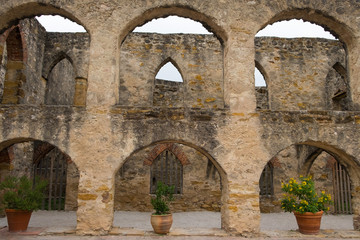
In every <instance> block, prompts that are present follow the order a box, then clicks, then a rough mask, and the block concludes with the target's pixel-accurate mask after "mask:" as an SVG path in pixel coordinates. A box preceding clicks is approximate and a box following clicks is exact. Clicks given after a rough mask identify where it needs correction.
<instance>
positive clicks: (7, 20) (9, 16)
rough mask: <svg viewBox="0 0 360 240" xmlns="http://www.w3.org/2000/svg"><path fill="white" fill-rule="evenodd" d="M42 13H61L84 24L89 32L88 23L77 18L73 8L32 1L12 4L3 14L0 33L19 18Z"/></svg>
mask: <svg viewBox="0 0 360 240" xmlns="http://www.w3.org/2000/svg"><path fill="white" fill-rule="evenodd" d="M5 11H6V10H5ZM40 15H61V16H63V17H66V18H69V19H70V20H72V21H74V22H76V23H78V24H80V25H82V26H83V27H84V28H85V29H86V30H87V32H89V31H88V28H87V27H86V25H85V24H84V23H83V22H81V21H80V19H79V18H77V17H76V16H74V15H73V14H72V10H71V8H68V9H64V8H61V7H60V6H59V5H58V4H56V3H52V4H47V3H39V2H30V3H25V4H20V5H18V6H10V7H9V9H8V11H6V12H5V13H4V14H1V16H0V33H2V32H4V31H5V30H6V29H7V28H9V27H11V26H12V25H16V24H17V22H18V21H19V19H23V18H27V17H34V16H40Z"/></svg>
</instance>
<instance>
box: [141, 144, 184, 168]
mask: <svg viewBox="0 0 360 240" xmlns="http://www.w3.org/2000/svg"><path fill="white" fill-rule="evenodd" d="M165 150H169V151H170V152H172V153H173V154H174V155H175V156H176V157H177V159H179V161H180V163H181V164H182V165H188V164H190V162H189V159H188V158H187V156H186V155H185V153H184V152H183V151H182V149H181V147H180V146H178V145H177V144H174V143H163V144H159V145H157V146H156V147H154V149H153V150H152V151H151V152H150V153H149V155H148V156H147V158H146V159H145V160H144V165H148V166H151V165H152V164H153V162H154V160H155V159H156V158H157V156H159V155H160V153H162V152H163V151H165Z"/></svg>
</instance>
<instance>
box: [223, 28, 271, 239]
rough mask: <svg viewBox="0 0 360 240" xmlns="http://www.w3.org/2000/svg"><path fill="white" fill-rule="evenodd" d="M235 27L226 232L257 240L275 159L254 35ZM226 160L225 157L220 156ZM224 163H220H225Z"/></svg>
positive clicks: (229, 56) (229, 65)
mask: <svg viewBox="0 0 360 240" xmlns="http://www.w3.org/2000/svg"><path fill="white" fill-rule="evenodd" d="M241 27H242V25H239V24H236V23H234V25H233V26H231V29H232V32H231V34H230V35H229V39H228V42H227V43H226V49H225V59H224V61H225V79H224V85H225V89H224V92H225V101H226V104H228V105H229V107H230V111H229V114H228V119H227V124H226V125H225V126H224V127H223V128H222V129H219V135H218V140H219V141H220V142H221V145H222V146H223V147H224V150H223V152H222V153H221V154H222V156H221V165H222V166H223V168H224V171H225V172H226V176H227V182H226V183H224V184H223V196H222V203H223V207H222V226H223V228H224V229H225V230H227V231H228V232H231V233H233V234H241V235H254V234H257V233H258V232H259V231H260V208H259V179H260V175H261V172H262V170H263V168H264V166H265V165H266V163H267V161H268V160H269V159H270V158H269V156H268V153H267V151H266V149H265V148H264V147H263V143H262V140H261V130H260V129H261V124H260V119H259V114H258V113H257V112H256V96H255V83H254V70H255V60H254V56H255V49H254V39H253V37H252V36H249V35H250V33H251V31H249V30H246V29H241ZM216 155H220V154H216ZM219 160H220V159H219Z"/></svg>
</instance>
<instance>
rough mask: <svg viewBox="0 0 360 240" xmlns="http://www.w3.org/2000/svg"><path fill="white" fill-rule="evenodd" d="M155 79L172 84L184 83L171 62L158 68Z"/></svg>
mask: <svg viewBox="0 0 360 240" xmlns="http://www.w3.org/2000/svg"><path fill="white" fill-rule="evenodd" d="M155 79H159V80H165V81H172V82H184V81H183V78H182V76H181V73H180V71H179V69H178V68H177V67H176V66H175V65H174V64H173V63H172V62H171V61H168V62H167V63H165V64H164V65H163V66H162V67H161V68H160V70H159V71H158V72H157V74H156V76H155Z"/></svg>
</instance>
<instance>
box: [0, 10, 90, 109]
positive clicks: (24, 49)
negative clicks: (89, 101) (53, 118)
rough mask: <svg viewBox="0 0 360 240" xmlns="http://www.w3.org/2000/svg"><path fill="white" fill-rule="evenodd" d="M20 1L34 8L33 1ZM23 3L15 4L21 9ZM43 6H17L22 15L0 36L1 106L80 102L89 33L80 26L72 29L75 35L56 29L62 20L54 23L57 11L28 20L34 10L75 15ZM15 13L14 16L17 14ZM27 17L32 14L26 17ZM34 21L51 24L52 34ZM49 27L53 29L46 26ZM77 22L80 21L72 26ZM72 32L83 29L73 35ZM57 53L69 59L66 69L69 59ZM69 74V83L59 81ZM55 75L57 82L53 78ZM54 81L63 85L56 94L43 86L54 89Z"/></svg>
mask: <svg viewBox="0 0 360 240" xmlns="http://www.w3.org/2000/svg"><path fill="white" fill-rule="evenodd" d="M25 5H26V6H33V7H34V6H36V5H37V4H25ZM22 7H23V6H21V7H18V8H19V9H22ZM43 8H44V6H39V7H37V8H30V9H33V10H34V11H35V12H31V11H30V12H29V10H26V11H23V10H22V11H23V12H21V13H22V14H24V15H23V16H21V17H19V18H18V19H20V20H17V21H16V25H14V26H12V27H10V28H9V29H8V30H6V31H4V32H3V34H2V35H1V36H0V38H1V39H0V54H1V59H2V60H1V63H0V89H1V91H3V94H1V96H2V99H1V102H2V103H3V104H19V103H21V104H34V105H37V104H44V103H46V104H51V105H75V106H85V104H86V90H87V69H88V62H89V59H88V58H89V56H88V54H89V46H90V36H89V34H88V33H87V32H85V29H84V28H83V27H82V30H76V31H75V32H76V33H74V30H70V31H67V32H60V31H64V29H61V27H64V24H59V21H60V20H59V19H63V20H65V19H64V18H63V17H60V16H59V15H57V16H42V17H40V18H33V16H36V15H37V14H39V15H40V14H43V13H51V14H55V13H60V12H61V14H62V15H63V16H68V17H69V18H71V19H75V20H76V18H75V17H73V16H71V15H70V14H69V13H63V12H62V10H59V9H56V10H54V9H52V10H54V12H51V7H50V6H47V7H45V8H46V10H45V9H43ZM15 9H17V8H15ZM49 11H50V12H49ZM14 14H15V15H17V14H18V13H14ZM28 16H31V17H32V18H26V17H28ZM2 17H4V16H2ZM43 18H46V19H45V20H44V19H43ZM54 18H56V19H57V20H56V22H52V19H54ZM37 19H42V20H41V21H42V22H44V21H45V23H50V25H47V26H46V28H49V26H50V28H49V29H51V31H52V32H48V31H47V29H46V28H44V27H43V26H42V24H41V23H40V22H39V21H38V20H37ZM76 21H77V22H79V21H78V20H76ZM51 22H52V23H51ZM73 24H74V23H73ZM54 26H55V28H51V27H54ZM77 26H80V25H78V24H77ZM80 27H81V26H80ZM71 31H72V32H71ZM77 31H82V32H81V33H78V32H77ZM59 52H60V53H62V54H63V55H65V56H66V58H67V60H70V59H71V60H70V62H71V66H72V67H71V68H70V65H69V64H68V62H66V61H65V60H64V61H61V60H63V58H64V57H63V58H60V59H55V58H59ZM75 56H76V57H75ZM14 57H15V58H16V59H14ZM20 58H21V59H20ZM60 61H61V62H60ZM55 65H56V66H55ZM75 66H76V68H75ZM72 68H74V69H72ZM71 69H72V70H71ZM49 75H51V76H49ZM69 75H72V76H71V78H72V79H71V82H72V83H71V84H69V83H68V82H66V81H65V82H64V80H65V79H68V78H69V77H70V76H69ZM49 78H51V79H50V82H51V83H49V82H48V81H47V80H49ZM54 78H57V80H56V81H55V80H54ZM59 78H60V79H59ZM56 82H63V84H62V85H61V88H60V89H61V94H60V93H59V94H55V95H57V96H54V93H53V92H52V91H51V90H49V88H48V87H49V85H50V89H51V87H59V86H60V85H59V84H54V83H56ZM54 85H57V86H54ZM2 86H3V87H2ZM45 95H46V96H45ZM59 98H61V99H59Z"/></svg>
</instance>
